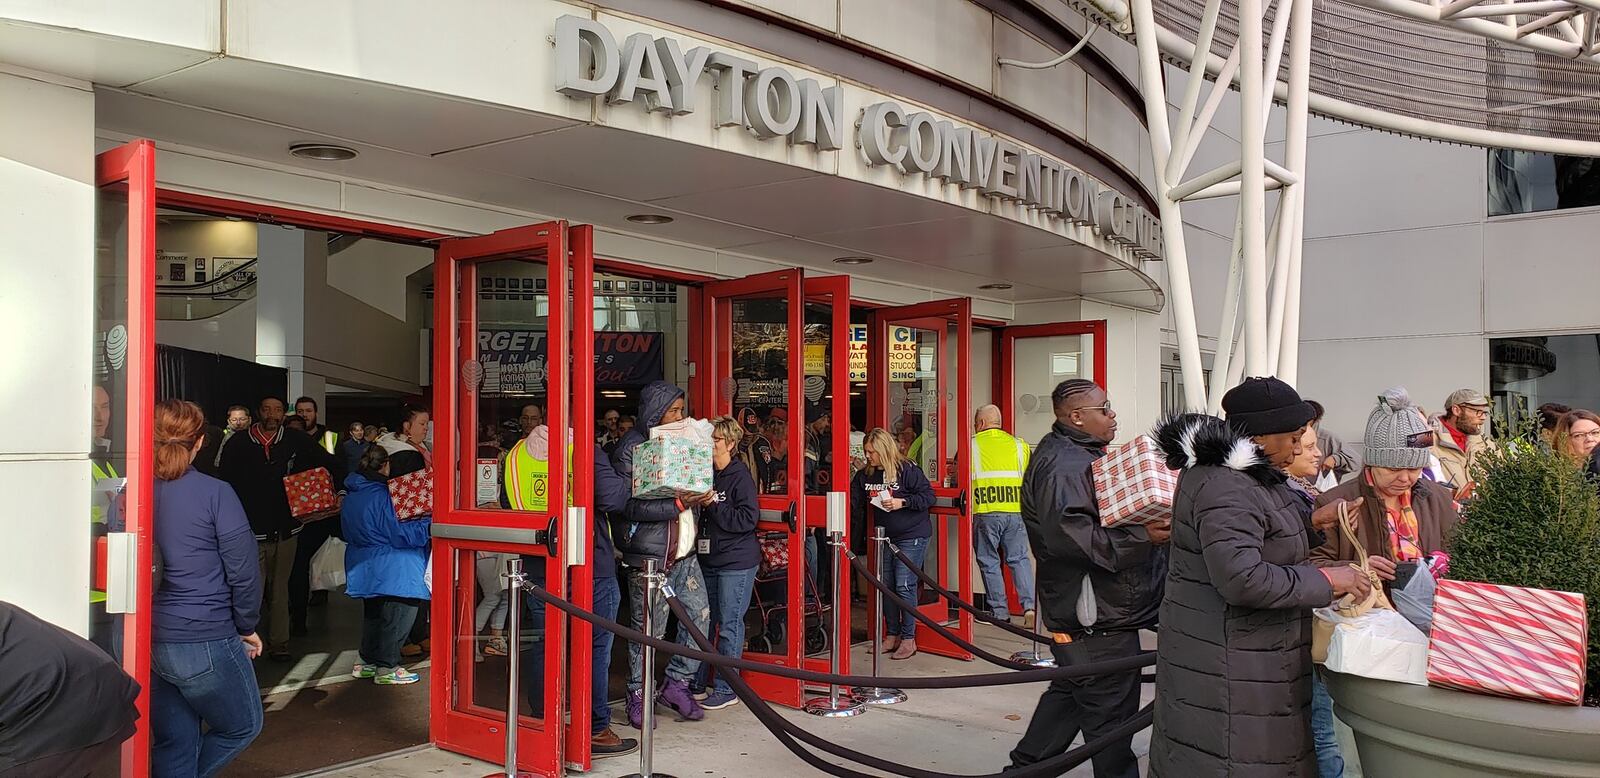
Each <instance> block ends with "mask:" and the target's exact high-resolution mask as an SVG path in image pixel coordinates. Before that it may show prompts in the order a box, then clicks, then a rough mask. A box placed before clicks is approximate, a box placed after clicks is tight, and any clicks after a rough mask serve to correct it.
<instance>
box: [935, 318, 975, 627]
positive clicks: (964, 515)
mask: <svg viewBox="0 0 1600 778" xmlns="http://www.w3.org/2000/svg"><path fill="white" fill-rule="evenodd" d="M955 324H956V424H958V425H960V426H959V427H958V428H957V430H958V433H959V434H957V435H956V439H957V440H959V441H969V440H972V435H973V424H972V411H973V409H972V360H971V359H970V358H967V357H969V356H970V355H971V354H972V299H971V298H964V299H963V300H962V305H961V310H960V311H959V312H958V313H957V314H956V317H955ZM964 355H965V356H964ZM941 374H942V371H941ZM957 458H958V461H959V453H958V455H957ZM955 476H956V478H955V482H956V488H957V489H958V490H959V493H960V494H961V495H962V496H963V497H965V498H966V499H965V500H963V503H964V504H963V505H962V506H961V508H960V511H959V512H958V513H957V514H956V523H957V526H958V527H959V530H958V531H957V532H956V548H957V556H958V558H959V560H960V561H959V562H958V563H957V566H956V570H957V571H958V573H957V580H958V581H959V583H960V588H959V589H958V591H959V592H960V594H961V598H962V599H963V600H965V601H967V602H972V596H973V595H972V559H973V553H972V466H971V463H967V466H966V467H957V468H956V472H955ZM957 618H958V625H959V627H960V630H959V631H960V634H961V636H962V637H963V638H965V639H967V640H969V641H970V640H971V639H972V626H973V625H972V614H970V613H968V612H966V611H960V615H959V616H958V617H957Z"/></svg>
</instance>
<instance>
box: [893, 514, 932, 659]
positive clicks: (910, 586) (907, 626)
mask: <svg viewBox="0 0 1600 778" xmlns="http://www.w3.org/2000/svg"><path fill="white" fill-rule="evenodd" d="M894 544H895V545H896V546H899V547H900V550H901V551H904V552H905V554H906V556H908V557H910V558H911V561H913V562H916V563H917V567H919V568H920V567H922V562H923V560H924V559H926V558H927V556H928V539H927V538H907V539H905V540H896V541H894ZM882 578H883V582H884V583H886V584H889V585H890V586H891V587H893V588H894V590H895V592H897V593H898V594H899V595H900V598H901V599H903V600H906V601H907V602H910V603H912V604H913V605H915V604H916V602H917V582H918V581H917V574H916V572H914V571H913V570H912V569H911V568H909V567H906V566H905V565H903V564H901V563H900V557H898V556H895V555H894V554H893V553H888V554H885V555H884V564H883V575H882ZM883 626H884V631H885V633H887V634H888V636H889V637H892V638H895V637H897V638H904V639H907V640H915V639H916V638H917V617H916V616H913V615H912V614H911V612H910V611H906V610H902V609H901V608H899V607H896V606H895V604H894V603H893V602H892V601H891V600H889V598H887V597H885V598H884V600H883Z"/></svg>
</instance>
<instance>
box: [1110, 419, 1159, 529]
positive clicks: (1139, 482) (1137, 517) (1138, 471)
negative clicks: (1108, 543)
mask: <svg viewBox="0 0 1600 778" xmlns="http://www.w3.org/2000/svg"><path fill="white" fill-rule="evenodd" d="M1166 459H1167V458H1166V456H1164V455H1163V454H1162V453H1161V450H1160V449H1159V448H1158V447H1157V446H1156V442H1155V441H1154V440H1151V439H1150V437H1149V436H1147V435H1140V436H1139V437H1137V438H1134V439H1133V440H1132V441H1129V442H1128V444H1127V445H1124V446H1122V447H1120V448H1118V449H1116V450H1113V451H1111V452H1109V453H1107V454H1106V455H1105V456H1103V457H1100V458H1099V459H1097V460H1095V462H1094V491H1095V498H1096V500H1097V501H1098V503H1099V508H1100V523H1101V524H1102V525H1104V526H1107V527H1115V526H1118V525H1121V524H1152V523H1159V522H1163V521H1171V520H1172V495H1173V493H1174V492H1176V491H1177V490H1178V471H1176V470H1171V469H1168V468H1167V462H1166Z"/></svg>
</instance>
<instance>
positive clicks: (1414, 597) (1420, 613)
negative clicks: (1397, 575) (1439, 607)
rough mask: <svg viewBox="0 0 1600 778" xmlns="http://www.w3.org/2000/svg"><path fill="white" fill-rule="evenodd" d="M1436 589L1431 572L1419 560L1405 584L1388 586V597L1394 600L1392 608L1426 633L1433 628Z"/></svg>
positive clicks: (1436, 585) (1436, 584)
mask: <svg viewBox="0 0 1600 778" xmlns="http://www.w3.org/2000/svg"><path fill="white" fill-rule="evenodd" d="M1437 589H1438V583H1437V582H1436V581H1435V580H1434V578H1433V573H1432V572H1431V571H1429V570H1428V567H1427V565H1426V564H1423V563H1421V562H1419V563H1417V571H1416V572H1415V573H1412V574H1411V578H1410V579H1409V580H1407V581H1406V583H1405V586H1397V587H1390V589H1389V597H1390V599H1391V600H1393V601H1394V609H1395V610H1396V611H1399V613H1400V615H1401V616H1404V617H1406V621H1409V622H1411V624H1412V626H1415V627H1416V628H1417V629H1419V630H1421V631H1422V634H1424V635H1426V634H1428V632H1429V631H1431V630H1432V629H1433V596H1434V592H1435V591H1436V590H1437Z"/></svg>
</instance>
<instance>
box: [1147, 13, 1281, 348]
mask: <svg viewBox="0 0 1600 778" xmlns="http://www.w3.org/2000/svg"><path fill="white" fill-rule="evenodd" d="M1261 7H1262V0H1239V85H1240V86H1239V92H1240V95H1239V158H1240V163H1241V165H1240V168H1241V172H1240V176H1239V183H1240V188H1239V213H1240V218H1241V219H1242V220H1243V223H1244V229H1243V230H1242V231H1241V232H1240V239H1241V253H1242V254H1243V256H1244V296H1243V299H1244V345H1245V359H1244V363H1245V364H1244V369H1245V371H1246V375H1249V376H1262V375H1266V374H1267V373H1268V371H1269V370H1271V369H1272V368H1271V367H1269V366H1268V365H1267V338H1266V335H1267V214H1266V197H1267V195H1266V189H1265V184H1266V169H1265V165H1264V164H1263V162H1262V157H1263V156H1264V154H1265V152H1266V129H1265V127H1264V126H1263V125H1262V121H1261V120H1262V111H1261V106H1262V104H1263V103H1262V99H1263V95H1264V94H1265V93H1266V90H1265V89H1264V88H1263V83H1262V82H1263V80H1264V79H1263V75H1264V74H1263V73H1262V61H1261V53H1262V52H1261V44H1262V29H1261V26H1262V19H1261ZM1151 43H1154V41H1151ZM1152 56H1154V55H1153V54H1152ZM1147 98H1148V95H1147Z"/></svg>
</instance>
